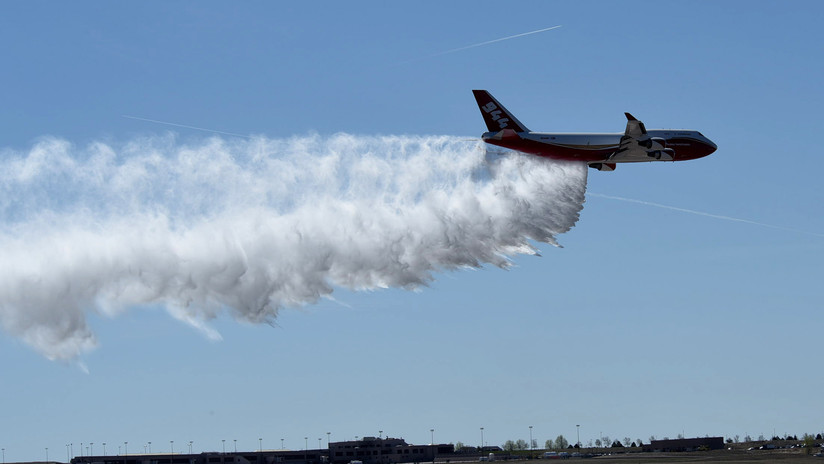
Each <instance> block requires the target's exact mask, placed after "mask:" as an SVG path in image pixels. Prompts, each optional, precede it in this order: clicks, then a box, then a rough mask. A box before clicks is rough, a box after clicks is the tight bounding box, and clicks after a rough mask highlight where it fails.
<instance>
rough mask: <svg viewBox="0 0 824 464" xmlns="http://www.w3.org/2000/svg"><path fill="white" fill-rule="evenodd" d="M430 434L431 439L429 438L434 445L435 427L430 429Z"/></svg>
mask: <svg viewBox="0 0 824 464" xmlns="http://www.w3.org/2000/svg"><path fill="white" fill-rule="evenodd" d="M429 434H430V435H431V437H430V440H429V444H430V445H434V444H435V429H429Z"/></svg>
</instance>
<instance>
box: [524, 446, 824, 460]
mask: <svg viewBox="0 0 824 464" xmlns="http://www.w3.org/2000/svg"><path fill="white" fill-rule="evenodd" d="M573 461H575V462H592V463H596V462H597V463H598V464H606V463H615V464H634V463H638V464H652V463H664V464H667V463H679V462H702V463H725V464H736V463H738V464H746V463H767V462H777V463H782V464H796V463H808V464H815V463H821V464H824V458H818V457H814V456H812V455H807V454H804V450H801V449H797V450H796V449H793V450H771V451H743V450H716V451H696V452H690V453H627V454H615V455H612V456H598V457H594V458H591V459H586V460H582V459H564V460H554V459H553V460H549V459H538V460H531V461H528V462H529V463H530V464H549V463H550V462H573Z"/></svg>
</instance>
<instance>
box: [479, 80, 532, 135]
mask: <svg viewBox="0 0 824 464" xmlns="http://www.w3.org/2000/svg"><path fill="white" fill-rule="evenodd" d="M472 93H473V94H474V95H475V100H476V101H477V102H478V108H480V109H481V115H482V116H483V117H484V122H485V123H486V127H487V129H489V132H499V131H501V130H504V129H512V130H514V131H515V132H529V129H527V128H526V126H524V125H523V124H521V121H518V119H517V118H516V117H515V116H513V115H512V113H510V112H509V111H507V109H506V108H504V105H501V104H500V103H498V100H495V97H493V96H492V95H491V94H490V93H489V92H487V91H486V90H473V91H472Z"/></svg>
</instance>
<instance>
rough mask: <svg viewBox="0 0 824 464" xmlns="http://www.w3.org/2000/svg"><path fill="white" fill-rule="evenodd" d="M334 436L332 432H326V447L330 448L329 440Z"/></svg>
mask: <svg viewBox="0 0 824 464" xmlns="http://www.w3.org/2000/svg"><path fill="white" fill-rule="evenodd" d="M331 438H332V432H326V447H327V448H329V440H330V439H331Z"/></svg>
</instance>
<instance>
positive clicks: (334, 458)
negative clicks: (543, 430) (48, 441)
mask: <svg viewBox="0 0 824 464" xmlns="http://www.w3.org/2000/svg"><path fill="white" fill-rule="evenodd" d="M454 452H455V447H454V445H452V444H440V445H410V444H408V443H406V441H405V440H403V439H402V438H389V437H387V438H380V437H378V438H376V437H363V438H362V439H360V440H354V441H340V442H331V443H329V448H327V449H305V450H260V451H245V452H240V451H239V452H227V453H220V452H214V451H212V452H204V453H197V454H184V453H179V454H176V453H150V454H121V455H112V456H78V457H75V458H73V459H72V460H71V464H347V463H349V462H351V461H360V462H362V463H363V464H397V463H406V462H433V461H435V460H436V459H438V457H441V456H451V455H453V454H454Z"/></svg>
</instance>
